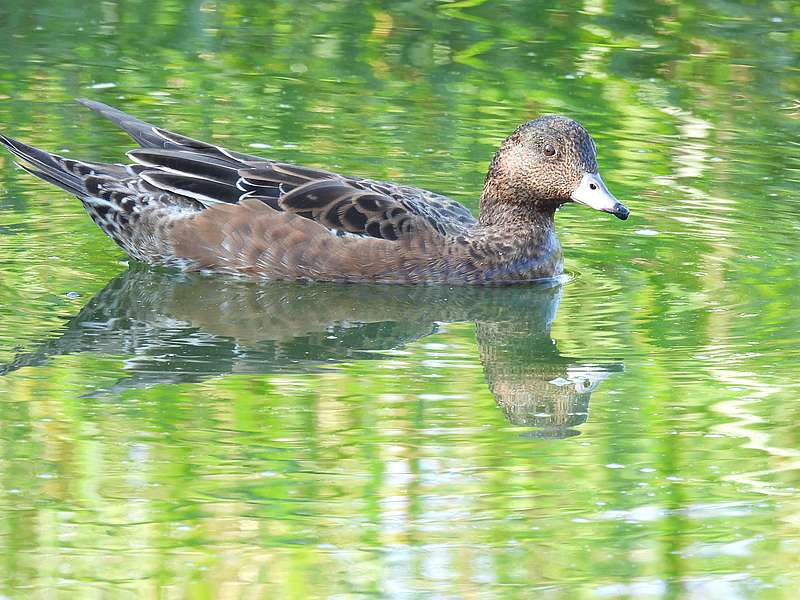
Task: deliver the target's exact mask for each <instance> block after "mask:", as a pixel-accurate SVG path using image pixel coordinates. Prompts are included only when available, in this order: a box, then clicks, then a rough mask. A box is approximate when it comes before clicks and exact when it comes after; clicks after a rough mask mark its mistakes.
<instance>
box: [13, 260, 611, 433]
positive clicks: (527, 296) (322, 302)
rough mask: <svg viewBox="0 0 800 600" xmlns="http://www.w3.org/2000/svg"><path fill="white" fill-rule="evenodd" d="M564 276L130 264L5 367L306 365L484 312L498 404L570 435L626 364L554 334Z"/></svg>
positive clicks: (525, 420) (522, 420) (200, 372)
mask: <svg viewBox="0 0 800 600" xmlns="http://www.w3.org/2000/svg"><path fill="white" fill-rule="evenodd" d="M561 292H562V287H561V286H560V285H558V284H551V285H539V286H523V287H509V288H480V289H478V288H468V287H465V288H445V287H422V286H374V285H373V286H365V285H334V284H296V283H285V282H255V281H243V280H231V279H225V278H209V277H203V276H200V275H191V274H176V273H172V272H160V271H155V270H152V269H146V268H138V267H137V268H131V269H129V270H128V271H126V272H125V273H123V274H122V275H120V276H118V277H117V278H115V279H113V280H112V281H111V282H110V283H109V284H108V285H107V286H106V287H105V288H104V289H103V290H102V291H100V292H99V293H98V294H97V295H95V296H94V297H93V298H92V299H91V300H90V301H89V303H88V304H87V305H86V306H85V307H84V308H83V309H82V310H81V311H80V312H79V313H78V314H77V315H76V316H75V317H73V318H72V319H71V320H70V321H69V322H68V323H67V325H66V327H65V329H64V330H63V331H62V332H61V334H60V336H59V337H58V338H55V339H53V340H50V341H48V342H45V343H43V344H42V345H41V346H40V347H39V348H38V349H37V350H36V351H34V352H30V353H25V354H20V355H18V356H17V357H16V359H15V360H14V361H13V362H12V363H10V364H8V365H6V366H5V367H2V368H0V374H6V373H9V372H11V371H14V370H16V369H19V368H21V367H25V366H35V365H40V364H43V363H45V362H46V361H47V360H48V358H49V357H51V356H55V355H64V354H74V353H79V352H92V353H98V354H105V355H125V356H129V357H130V358H129V359H128V360H126V363H125V368H126V370H127V371H128V376H127V377H125V378H124V379H122V380H120V381H118V382H117V383H116V384H115V385H114V386H113V387H112V388H110V389H107V390H104V391H103V392H100V393H102V394H107V393H119V392H122V391H124V390H127V389H132V388H145V387H150V386H152V385H156V384H163V383H189V382H196V381H201V380H204V379H207V378H209V377H213V376H218V375H223V374H228V373H278V372H291V373H304V372H313V371H317V370H320V369H321V368H322V367H323V365H330V364H331V363H332V362H333V363H336V362H341V361H344V360H350V359H360V360H368V359H375V358H376V357H379V356H380V355H376V353H375V351H376V350H387V349H394V348H399V347H402V346H403V345H404V344H407V343H409V342H412V341H414V340H418V339H420V338H423V337H425V336H427V335H430V334H432V333H435V332H436V331H437V329H438V328H439V326H440V324H441V323H451V322H463V321H474V322H475V324H476V330H477V342H478V346H479V348H480V358H481V362H482V364H483V367H484V373H485V376H486V381H487V383H488V386H489V389H490V390H491V392H492V394H493V395H494V397H495V400H496V402H497V405H498V406H499V407H500V409H501V410H502V411H503V412H504V413H505V415H506V417H507V418H508V420H509V421H510V422H511V423H512V424H514V425H523V426H529V427H532V428H533V430H532V431H531V432H530V435H533V436H536V437H568V436H571V435H576V434H577V433H578V432H577V430H576V429H575V426H577V425H580V424H582V423H584V422H585V421H586V419H587V416H588V412H589V399H590V396H591V393H592V391H594V389H595V388H596V387H597V384H598V383H599V382H600V381H602V380H603V379H605V378H606V377H607V376H608V375H609V374H610V373H612V372H615V371H621V370H622V365H621V364H619V363H611V364H608V363H607V364H597V363H592V362H585V361H583V362H582V361H577V360H573V359H570V358H567V357H564V356H561V355H560V354H559V352H558V349H557V347H556V345H555V343H554V342H553V340H552V339H551V338H550V326H551V324H552V322H553V319H554V318H555V315H556V312H557V310H558V305H559V301H560V298H561Z"/></svg>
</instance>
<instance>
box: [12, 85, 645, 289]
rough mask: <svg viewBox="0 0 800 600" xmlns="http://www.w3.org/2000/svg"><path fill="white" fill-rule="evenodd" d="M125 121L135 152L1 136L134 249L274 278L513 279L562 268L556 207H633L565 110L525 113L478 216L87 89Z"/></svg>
mask: <svg viewBox="0 0 800 600" xmlns="http://www.w3.org/2000/svg"><path fill="white" fill-rule="evenodd" d="M78 102H80V103H81V104H83V105H85V106H87V107H89V108H90V109H92V110H95V111H97V112H98V113H99V114H101V115H102V116H104V117H106V118H108V119H110V120H111V121H113V122H114V123H115V124H117V125H118V126H120V127H121V128H122V129H124V130H125V131H127V132H128V134H129V135H130V136H131V137H133V139H134V140H136V141H137V142H138V143H139V145H140V148H138V149H135V150H131V151H130V152H128V154H127V155H128V157H129V158H130V159H131V160H132V161H133V164H129V165H120V164H103V163H96V162H88V161H81V160H74V159H71V158H66V157H63V156H59V155H57V154H51V153H49V152H46V151H43V150H39V149H37V148H34V147H32V146H29V145H27V144H24V143H22V142H19V141H16V140H14V139H12V138H9V137H6V136H2V135H0V143H2V144H3V145H5V146H6V147H7V148H8V149H9V150H10V151H11V152H12V153H14V154H15V155H16V156H17V157H18V158H19V159H20V160H21V164H20V166H21V167H22V168H23V169H25V170H26V171H28V172H29V173H32V174H33V175H35V176H37V177H40V178H41V179H44V180H45V181H48V182H50V183H53V184H55V185H57V186H59V187H61V188H63V189H65V190H67V191H68V192H70V193H72V194H74V195H75V196H77V197H78V198H79V199H80V200H81V202H82V203H83V206H84V208H85V209H86V211H87V212H88V213H89V216H90V217H92V219H93V220H94V222H95V223H97V224H98V225H99V226H100V228H101V229H102V230H103V231H104V232H105V233H106V234H107V235H108V236H109V237H110V238H111V239H112V240H114V241H115V242H116V243H117V244H118V245H119V246H120V247H121V248H122V249H123V250H124V251H125V252H126V253H127V254H128V255H129V256H131V257H132V258H134V259H136V260H139V261H143V262H145V263H149V264H151V265H161V266H167V267H177V268H179V269H182V270H185V271H211V272H220V273H229V274H237V275H248V276H255V277H262V278H268V279H285V280H306V281H310V280H316V281H341V282H380V283H446V284H511V283H523V282H530V281H535V280H539V279H546V278H552V277H556V276H558V275H560V274H561V273H562V271H563V258H562V252H561V245H560V244H559V241H558V237H557V236H556V233H555V224H554V215H555V212H556V209H558V208H559V207H560V206H561V205H562V204H565V203H566V202H570V201H572V202H578V203H581V204H585V205H587V206H590V207H591V208H594V209H596V210H600V211H604V212H607V213H611V214H613V215H614V216H616V217H618V218H620V219H623V220H624V219H627V218H628V214H629V211H628V209H627V208H625V206H623V205H622V204H621V203H620V202H619V201H618V200H617V199H616V198H614V196H613V195H611V193H610V192H609V191H608V189H607V188H606V186H605V184H604V183H603V180H602V179H601V178H600V175H599V174H598V170H597V160H596V154H595V145H594V142H593V140H592V137H591V136H590V135H589V133H588V132H587V131H586V129H584V128H583V127H582V126H581V125H580V124H578V123H577V122H575V121H573V120H572V119H569V118H567V117H562V116H544V117H539V118H537V119H534V120H532V121H528V122H527V123H524V124H523V125H521V126H520V127H518V128H517V129H516V130H515V131H514V132H513V133H512V134H511V135H510V136H509V137H507V138H506V139H505V140H504V141H503V142H502V144H501V145H500V148H499V149H498V150H497V153H496V154H495V155H494V158H493V159H492V162H491V164H490V166H489V172H488V174H487V175H486V180H485V182H484V186H483V192H482V193H481V196H480V204H479V216H478V218H477V219H476V218H475V217H474V216H473V215H472V213H471V212H470V211H469V210H468V209H467V208H466V207H464V206H463V205H461V204H459V203H458V202H455V201H454V200H451V199H449V198H447V197H445V196H442V195H439V194H436V193H433V192H429V191H427V190H423V189H419V188H415V187H410V186H407V185H401V184H396V183H387V182H382V181H375V180H372V179H364V178H360V177H349V176H344V175H339V174H336V173H330V172H327V171H323V170H319V169H312V168H308V167H301V166H296V165H290V164H287V163H282V162H279V161H275V160H268V159H264V158H259V157H257V156H251V155H248V154H241V153H239V152H233V151H230V150H226V149H225V148H222V147H220V146H215V145H213V144H209V143H206V142H201V141H199V140H195V139H191V138H188V137H185V136H183V135H180V134H177V133H173V132H170V131H166V130H164V129H161V128H158V127H154V126H153V125H150V124H148V123H145V122H143V121H140V120H139V119H137V118H135V117H133V116H131V115H128V114H126V113H124V112H122V111H120V110H117V109H115V108H112V107H110V106H107V105H105V104H101V103H100V102H94V101H91V100H78Z"/></svg>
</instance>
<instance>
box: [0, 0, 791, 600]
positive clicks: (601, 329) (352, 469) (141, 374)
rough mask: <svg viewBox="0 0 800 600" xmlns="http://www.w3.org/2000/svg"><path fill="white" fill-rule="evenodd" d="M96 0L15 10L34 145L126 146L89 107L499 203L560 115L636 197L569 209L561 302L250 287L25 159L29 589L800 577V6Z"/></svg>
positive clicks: (442, 594) (8, 84)
mask: <svg viewBox="0 0 800 600" xmlns="http://www.w3.org/2000/svg"><path fill="white" fill-rule="evenodd" d="M76 4H79V6H76ZM80 4H81V3H75V2H74V1H72V0H70V1H66V0H63V1H48V0H45V1H39V2H14V3H11V2H3V3H2V5H0V130H2V131H3V132H6V133H9V134H12V135H14V136H16V137H19V138H22V139H24V140H26V141H28V142H31V143H34V144H36V145H39V146H42V147H45V148H48V149H50V150H54V151H59V152H61V153H63V154H69V155H72V156H76V157H81V158H87V159H104V160H110V161H118V160H121V159H122V156H123V152H124V151H125V150H126V149H129V148H130V147H131V146H130V142H129V141H128V140H127V138H126V137H125V136H124V135H123V134H122V133H120V132H118V131H117V130H115V129H114V128H113V126H111V125H110V124H109V123H108V122H104V121H103V120H102V119H98V118H96V117H95V116H94V115H92V114H91V113H90V112H89V111H87V110H86V109H84V108H83V107H81V106H78V105H76V104H74V103H73V102H72V99H73V98H74V97H80V96H86V97H90V98H94V99H98V100H101V101H104V102H108V103H111V104H114V105H116V106H118V107H120V108H122V109H124V110H127V111H129V112H132V113H134V114H136V115H137V116H140V117H142V118H144V119H146V120H148V121H151V122H153V123H156V124H159V125H163V126H166V127H168V128H170V129H175V130H177V131H180V132H183V133H186V134H188V135H191V136H193V137H199V138H207V139H210V140H214V141H216V142H219V143H222V144H225V145H227V146H229V147H231V148H233V149H238V150H243V151H246V152H250V153H256V154H263V155H268V156H271V157H276V158H280V159H282V160H286V161H294V162H298V163H301V164H309V165H316V166H321V167H325V168H328V169H334V170H340V171H342V172H345V173H351V174H356V175H364V176H369V177H374V178H381V179H391V180H396V181H401V182H405V183H409V184H412V185H417V186H421V187H427V188H430V189H433V190H436V191H439V192H444V193H447V194H450V195H452V196H453V197H454V198H456V199H458V200H460V201H462V202H464V203H466V204H467V205H468V206H470V207H471V208H473V209H476V208H477V203H476V199H477V194H478V191H479V189H480V186H481V183H482V179H483V176H484V174H485V172H486V168H487V165H488V161H489V159H490V157H491V155H492V153H493V152H494V149H495V148H496V146H497V144H498V143H499V141H500V140H501V139H502V138H503V137H504V136H505V135H507V134H508V133H509V132H510V131H511V130H513V128H514V127H516V126H517V125H518V124H519V123H520V122H522V121H524V120H526V119H528V118H531V117H533V116H535V115H538V114H541V113H552V112H558V113H565V114H568V115H570V116H572V117H574V118H576V119H578V120H580V121H581V122H582V123H584V124H585V125H586V126H587V127H588V128H589V130H590V131H591V132H592V133H593V135H594V137H595V140H596V142H597V146H598V152H599V162H600V166H601V172H602V173H603V177H604V179H605V181H606V183H607V184H608V186H609V188H610V189H611V190H612V191H613V192H614V193H615V194H616V195H617V196H618V197H619V198H620V200H622V201H623V202H624V203H625V204H626V205H627V206H628V207H629V208H630V209H631V211H632V217H631V219H629V220H628V221H626V222H621V221H618V220H616V219H614V218H613V217H611V216H609V215H603V214H600V213H597V212H594V211H591V210H588V209H586V208H584V207H578V206H568V207H566V208H565V209H564V210H562V211H561V212H560V213H559V215H558V217H557V224H558V228H559V231H560V236H561V241H562V244H563V246H564V251H565V255H566V265H567V269H568V271H569V272H570V273H571V275H572V281H571V282H570V283H568V284H567V285H564V286H561V287H550V288H530V287H522V288H516V289H482V290H477V289H476V290H463V289H458V290H453V289H448V288H437V287H428V288H413V287H380V286H376V287H369V286H331V285H291V284H285V283H273V284H269V283H255V282H246V281H231V280H226V279H224V278H207V277H196V276H187V275H182V274H177V273H172V272H158V271H154V270H151V269H147V268H143V267H141V266H138V267H137V266H135V265H130V268H129V267H128V263H127V262H126V259H125V257H124V256H123V255H122V254H121V253H120V251H119V249H118V248H117V247H116V246H115V245H114V244H112V243H111V242H110V241H109V240H108V239H107V238H105V237H104V236H103V235H102V233H101V232H100V231H99V230H98V229H97V228H96V226H95V225H94V224H93V223H92V222H91V221H90V219H89V218H88V217H87V216H86V215H85V214H84V213H83V211H82V209H81V207H80V205H79V203H78V202H77V201H76V200H74V199H72V198H70V197H68V196H67V195H66V194H65V193H63V192H61V191H59V190H56V189H54V188H53V187H51V186H49V185H47V184H46V183H44V182H41V181H38V180H35V179H33V178H32V177H30V176H28V175H26V174H25V173H23V172H21V171H20V170H18V169H16V168H15V167H14V165H13V163H12V161H11V160H10V158H9V156H8V154H6V153H2V154H0V365H1V366H0V373H2V375H0V598H9V599H22V598H26V599H27V598H35V599H48V600H49V599H53V598H56V599H61V598H63V599H73V598H78V599H84V598H86V599H89V598H91V599H97V598H115V599H116V598H148V599H149V598H163V599H173V598H174V599H179V598H192V599H194V598H199V599H205V598H208V599H211V598H215V599H216V598H225V599H228V598H248V599H249V598H290V599H294V598H297V599H305V598H335V599H344V598H360V597H380V598H403V599H404V598H419V599H427V598H504V599H505V598H553V599H555V598H558V599H575V598H692V599H694V598H697V599H703V600H706V599H726V600H727V599H739V598H770V599H771V598H779V599H783V598H786V599H794V598H796V597H797V590H798V588H800V428H798V422H800V404H798V406H795V402H797V401H798V396H800V377H799V376H798V374H800V369H798V363H800V307H798V301H799V300H798V299H799V298H800V264H798V254H799V252H798V250H799V249H800V242H799V241H798V237H799V236H800V146H799V145H798V140H800V57H799V54H800V35H799V34H798V31H799V30H800V9H798V8H797V5H796V3H793V2H788V1H781V0H773V1H766V2H756V1H755V0H753V1H750V2H746V1H743V2H733V1H724V0H718V1H715V2H700V1H686V2H677V1H674V0H660V1H659V2H657V3H642V2H634V1H631V0H629V1H622V0H620V1H615V0H585V1H583V2H576V1H569V0H568V1H565V2H555V1H553V2H525V1H522V0H520V1H512V0H505V1H498V2H492V1H482V0H456V1H452V2H444V1H435V0H407V1H402V2H392V3H389V2H384V3H381V2H377V1H374V0H364V1H361V2H356V1H346V0H329V1H327V2H319V3H312V2H291V1H288V0H272V1H269V2H259V3H255V2H253V3H246V2H237V1H231V2H213V1H206V2H179V1H177V0H166V1H159V2H156V1H154V0H143V1H138V2H133V1H120V2H113V1H109V2H100V3H83V5H80Z"/></svg>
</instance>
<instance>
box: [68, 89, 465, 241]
mask: <svg viewBox="0 0 800 600" xmlns="http://www.w3.org/2000/svg"><path fill="white" fill-rule="evenodd" d="M79 102H81V103H82V104H84V105H86V106H88V107H89V108H91V109H93V110H95V111H97V112H98V113H100V114H101V115H103V116H105V117H107V118H109V119H110V120H112V121H113V122H114V123H116V124H117V125H119V126H120V127H122V128H123V129H124V130H125V131H127V132H128V134H130V135H131V137H133V138H134V139H135V140H136V141H137V142H138V143H139V144H140V145H141V146H142V147H141V148H139V149H137V150H132V151H131V152H129V153H128V156H129V157H130V158H131V159H132V160H133V161H134V162H135V163H137V164H138V165H141V166H142V167H146V168H145V169H143V170H142V171H141V172H140V177H141V178H142V179H143V180H145V181H146V182H147V183H149V184H150V185H152V186H154V187H156V188H157V189H160V190H163V191H166V192H170V193H173V194H177V195H180V196H184V197H188V198H192V199H194V200H196V201H198V202H200V203H201V204H202V205H203V206H206V207H209V206H212V205H214V204H219V203H230V204H238V203H239V202H241V201H242V200H244V199H246V198H255V199H258V200H261V201H262V202H264V203H266V204H268V205H269V206H270V207H272V208H273V209H275V210H278V211H282V212H288V213H294V214H297V215H299V216H301V217H304V218H307V219H311V220H313V221H316V222H317V223H319V224H321V225H323V226H324V227H326V228H327V229H328V230H330V231H331V232H333V233H335V234H336V235H356V236H362V237H373V238H380V239H386V240H399V239H403V238H407V237H410V236H413V235H415V234H417V233H419V232H420V231H422V230H425V231H429V232H435V233H438V234H440V235H458V234H461V233H463V232H464V231H465V230H466V229H468V228H469V227H471V226H472V225H474V224H475V222H476V220H475V217H474V216H473V215H472V213H471V212H470V211H469V209H467V208H466V207H465V206H463V205H461V204H459V203H458V202H456V201H454V200H451V199H450V198H447V197H445V196H442V195H439V194H435V193H433V192H429V191H427V190H423V189H420V188H415V187H411V186H402V185H397V184H393V183H387V182H381V181H375V180H371V179H362V178H357V177H347V176H342V175H339V174H336V173H331V172H329V171H324V170H322V169H314V168H309V167H302V166H298V165H291V164H287V163H282V162H278V161H272V160H267V159H263V158H260V157H257V156H252V155H249V154H242V153H239V152H233V151H230V150H227V149H225V148H222V147H220V146H216V145H214V144H209V143H207V142H203V141H200V140H195V139H192V138H188V137H186V136H183V135H180V134H177V133H173V132H171V131H167V130H164V129H161V128H158V127H155V126H153V125H150V124H149V123H145V122H144V121H141V120H139V119H136V118H135V117H132V116H131V115H128V114H126V113H124V112H122V111H120V110H117V109H115V108H112V107H110V106H106V105H105V104H101V103H99V102H93V101H90V100H79ZM140 168H141V167H140Z"/></svg>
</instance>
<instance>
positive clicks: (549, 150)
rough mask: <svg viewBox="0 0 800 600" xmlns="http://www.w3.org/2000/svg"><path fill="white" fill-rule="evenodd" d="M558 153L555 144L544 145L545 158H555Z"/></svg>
mask: <svg viewBox="0 0 800 600" xmlns="http://www.w3.org/2000/svg"><path fill="white" fill-rule="evenodd" d="M555 153H556V148H555V146H553V144H545V145H544V155H545V156H553V155H554V154H555Z"/></svg>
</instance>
